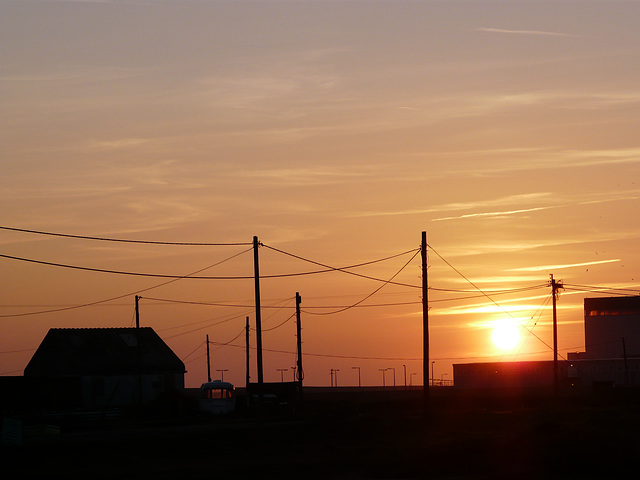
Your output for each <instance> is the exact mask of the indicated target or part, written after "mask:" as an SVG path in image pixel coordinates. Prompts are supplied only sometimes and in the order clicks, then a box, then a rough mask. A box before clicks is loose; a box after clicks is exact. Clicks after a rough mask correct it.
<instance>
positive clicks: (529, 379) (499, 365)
mask: <svg viewBox="0 0 640 480" xmlns="http://www.w3.org/2000/svg"><path fill="white" fill-rule="evenodd" d="M561 368H562V369H563V371H564V372H566V366H564V365H562V366H561ZM565 376H566V373H565ZM453 377H454V386H455V387H460V388H481V389H487V388H489V389H531V388H545V387H552V386H553V382H554V373H553V362H552V361H549V362H493V363H466V364H457V365H454V366H453Z"/></svg>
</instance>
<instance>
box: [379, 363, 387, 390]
mask: <svg viewBox="0 0 640 480" xmlns="http://www.w3.org/2000/svg"><path fill="white" fill-rule="evenodd" d="M378 371H380V372H382V389H383V390H384V388H385V384H384V372H386V371H387V369H386V368H379V369H378Z"/></svg>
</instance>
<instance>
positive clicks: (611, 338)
mask: <svg viewBox="0 0 640 480" xmlns="http://www.w3.org/2000/svg"><path fill="white" fill-rule="evenodd" d="M584 331H585V351H584V352H576V353H569V354H568V355H567V359H566V360H559V361H558V377H559V387H560V388H563V389H567V388H579V387H588V388H591V387H606V386H609V387H621V386H640V296H633V297H611V298H585V299H584ZM453 376H454V384H455V386H456V387H458V388H474V389H515V390H528V391H534V390H537V391H549V389H551V388H553V387H554V382H555V377H554V373H553V361H532V362H494V363H470V364H457V365H454V366H453Z"/></svg>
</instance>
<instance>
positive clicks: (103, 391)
mask: <svg viewBox="0 0 640 480" xmlns="http://www.w3.org/2000/svg"><path fill="white" fill-rule="evenodd" d="M173 391H178V392H182V391H184V375H182V374H145V375H141V376H140V377H138V376H137V375H110V376H84V377H82V406H83V408H85V409H90V410H93V409H104V408H115V407H125V406H132V405H140V404H142V405H146V404H148V403H151V402H153V401H155V400H158V397H159V396H160V395H161V394H163V393H166V392H173Z"/></svg>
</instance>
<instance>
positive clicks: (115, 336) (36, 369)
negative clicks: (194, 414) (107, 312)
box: [24, 327, 186, 410]
mask: <svg viewBox="0 0 640 480" xmlns="http://www.w3.org/2000/svg"><path fill="white" fill-rule="evenodd" d="M185 373H186V370H185V366H184V363H183V362H182V360H180V358H178V356H177V355H176V354H175V353H174V352H173V351H172V350H171V349H170V348H169V346H168V345H167V344H166V343H165V342H164V341H163V340H162V339H161V338H160V337H159V336H158V335H157V334H156V332H155V331H154V330H153V329H152V328H149V327H144V328H52V329H50V330H49V332H48V333H47V335H46V336H45V338H44V340H43V341H42V343H41V344H40V346H39V347H38V350H36V352H35V354H34V355H33V357H32V358H31V361H30V362H29V364H28V365H27V367H26V368H25V371H24V375H25V377H29V378H33V379H40V380H42V382H43V384H45V383H46V384H51V383H52V382H53V383H55V382H56V381H60V382H61V383H62V382H68V381H69V380H70V379H73V381H74V383H76V384H77V385H78V389H77V396H79V397H80V398H77V399H75V401H74V402H72V403H74V404H77V405H79V406H80V407H81V408H82V409H85V410H95V409H105V408H112V407H124V406H133V405H145V404H148V403H150V402H153V401H155V400H157V399H158V398H159V397H161V396H162V395H163V394H169V395H170V394H174V393H177V392H180V393H181V392H183V391H184V374H185Z"/></svg>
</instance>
